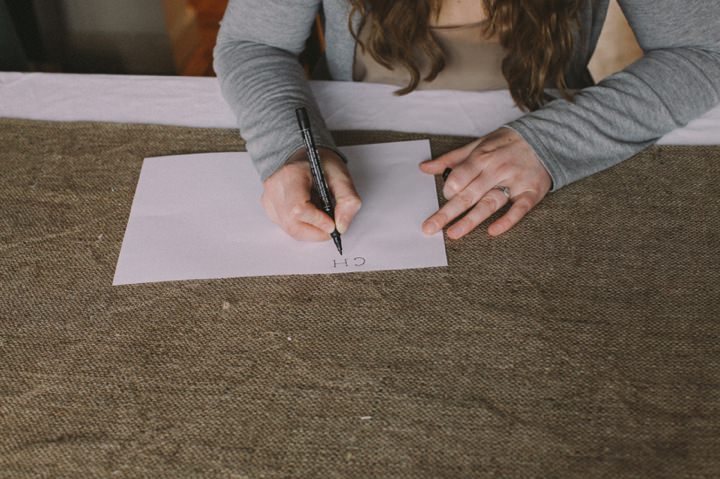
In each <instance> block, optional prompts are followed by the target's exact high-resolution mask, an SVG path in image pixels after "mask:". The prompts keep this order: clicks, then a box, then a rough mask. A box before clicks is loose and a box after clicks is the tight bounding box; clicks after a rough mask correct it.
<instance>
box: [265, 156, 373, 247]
mask: <svg viewBox="0 0 720 479" xmlns="http://www.w3.org/2000/svg"><path fill="white" fill-rule="evenodd" d="M318 151H319V153H320V158H321V161H322V165H323V171H324V173H325V181H326V182H327V184H328V187H329V188H330V191H331V193H332V194H333V196H334V197H335V222H333V220H332V219H331V218H330V217H329V216H328V215H327V214H326V213H325V212H324V211H322V210H320V209H318V208H317V207H316V206H315V205H314V204H313V203H312V202H311V201H310V193H311V190H312V187H313V180H312V173H311V172H310V163H309V161H308V159H307V154H306V153H305V151H304V150H298V152H297V153H295V154H294V155H293V156H292V157H291V158H290V160H289V161H288V162H287V163H286V164H285V165H283V166H282V167H281V168H279V169H278V170H277V171H276V172H275V173H273V174H272V175H270V177H268V178H267V179H266V180H265V181H264V182H263V188H264V191H263V194H262V197H261V198H260V202H261V203H262V205H263V208H265V212H266V213H267V215H268V217H269V218H270V219H271V220H272V221H273V222H274V223H276V224H277V225H279V226H280V227H281V228H282V229H283V231H285V232H286V233H287V234H289V235H290V236H292V237H293V238H295V239H296V240H300V241H326V240H329V239H330V233H331V232H332V231H333V229H335V227H337V230H338V232H339V233H340V234H343V233H345V231H347V229H348V227H349V226H350V223H351V222H352V220H353V218H354V217H355V214H356V213H357V212H358V210H359V209H360V206H361V202H360V197H359V196H358V194H357V191H355V187H354V186H353V182H352V179H351V178H350V174H349V172H348V170H347V167H346V166H345V163H344V162H343V160H342V159H341V158H340V157H339V156H338V155H337V154H336V153H335V152H333V151H332V150H328V149H324V148H318Z"/></svg>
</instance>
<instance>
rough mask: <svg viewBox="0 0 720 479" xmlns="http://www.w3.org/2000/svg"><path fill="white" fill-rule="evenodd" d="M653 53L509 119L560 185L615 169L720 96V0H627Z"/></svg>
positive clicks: (630, 18) (625, 6)
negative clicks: (564, 96) (573, 93)
mask: <svg viewBox="0 0 720 479" xmlns="http://www.w3.org/2000/svg"><path fill="white" fill-rule="evenodd" d="M620 5H621V7H622V9H623V11H624V13H625V15H626V17H627V18H628V21H629V22H630V24H631V26H632V27H633V30H634V31H635V35H636V37H637V38H638V41H639V43H640V46H641V47H642V49H643V51H644V52H645V55H644V57H643V58H641V59H640V60H638V61H637V62H635V63H633V64H632V65H630V66H629V67H627V68H626V69H625V70H623V71H621V72H618V73H616V74H614V75H611V76H609V77H608V78H606V79H605V80H603V81H602V82H600V83H598V84H597V85H595V86H591V87H588V88H585V89H582V90H580V92H579V93H578V94H577V96H576V100H575V102H574V103H571V102H568V101H566V100H564V99H559V100H554V101H552V102H550V103H548V104H547V105H545V106H544V107H542V108H540V109H539V110H537V111H535V112H532V113H530V114H527V115H525V116H524V117H522V118H519V119H518V120H515V121H513V122H511V123H509V124H507V125H506V126H507V127H509V128H511V129H513V130H515V131H517V132H518V133H519V134H520V135H521V136H522V137H523V138H524V139H525V140H526V141H527V142H528V143H529V144H530V145H531V146H532V147H533V149H534V150H535V152H536V153H537V155H538V157H539V158H540V160H541V162H542V163H543V164H544V166H545V167H546V168H547V170H548V172H549V173H550V175H551V177H552V180H553V187H552V189H553V191H555V190H557V189H558V188H561V187H563V186H565V185H567V184H568V183H571V182H573V181H576V180H579V179H581V178H584V177H586V176H589V175H591V174H593V173H596V172H598V171H600V170H603V169H606V168H609V167H611V166H613V165H615V164H617V163H620V162H621V161H623V160H625V159H627V158H629V157H630V156H632V155H634V154H635V153H637V152H638V151H640V150H642V149H644V148H646V147H647V146H650V145H651V144H653V143H654V142H655V141H657V140H658V139H659V138H660V137H661V136H663V135H664V134H666V133H668V132H670V131H672V130H674V129H676V128H679V127H681V126H684V125H686V124H687V123H688V122H689V121H690V120H693V119H694V118H696V117H698V116H700V115H701V114H703V113H704V112H706V111H707V110H709V109H710V108H712V107H713V106H714V105H716V104H718V102H720V1H718V0H685V1H682V2H680V1H677V0H620Z"/></svg>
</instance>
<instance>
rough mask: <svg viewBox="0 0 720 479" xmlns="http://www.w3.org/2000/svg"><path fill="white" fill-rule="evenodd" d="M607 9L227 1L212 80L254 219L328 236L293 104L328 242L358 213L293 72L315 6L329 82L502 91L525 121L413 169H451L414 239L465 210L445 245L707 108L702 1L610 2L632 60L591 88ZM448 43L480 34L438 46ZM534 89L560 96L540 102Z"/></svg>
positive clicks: (377, 0)
mask: <svg viewBox="0 0 720 479" xmlns="http://www.w3.org/2000/svg"><path fill="white" fill-rule="evenodd" d="M608 3H609V0H483V1H480V0H453V1H450V0H445V1H442V0H367V1H363V0H230V4H229V6H228V9H227V11H226V13H225V18H224V20H223V23H222V27H221V29H220V33H219V36H218V43H217V46H216V49H215V69H216V71H217V73H218V77H219V79H220V82H221V86H222V91H223V94H224V96H225V98H226V99H227V101H228V102H229V103H230V105H231V106H232V108H233V109H234V111H235V112H236V114H237V116H238V123H239V126H240V130H241V132H242V135H243V137H244V138H245V139H246V141H247V149H248V151H249V152H250V154H251V156H252V158H253V161H254V162H255V165H256V168H257V169H258V171H259V173H260V176H261V179H262V181H263V185H264V193H263V197H262V204H263V206H264V208H265V210H266V211H267V213H268V215H269V216H270V218H271V219H272V220H273V221H275V222H276V223H278V224H279V225H280V226H281V227H282V228H283V229H284V230H285V231H286V232H287V233H289V234H290V235H292V236H293V237H294V238H296V239H300V240H327V239H328V238H329V236H328V233H329V232H330V231H332V229H333V227H334V224H333V221H332V220H331V219H330V218H329V217H328V216H327V215H325V214H324V213H322V212H320V211H319V210H318V209H316V208H315V207H314V206H313V205H312V204H311V203H310V189H311V177H310V172H309V167H308V164H307V161H302V160H303V159H304V153H303V151H302V144H301V142H300V141H299V136H298V134H297V126H296V124H295V115H294V110H295V108H297V107H298V106H305V107H306V108H307V109H308V110H309V112H310V114H311V121H312V123H313V125H314V130H315V134H316V137H317V142H318V144H319V145H320V146H321V150H322V152H321V154H322V156H323V162H324V165H325V169H326V175H327V177H328V183H329V185H330V187H331V189H332V190H333V192H334V194H335V198H336V201H337V205H336V223H337V228H338V230H339V231H340V232H341V233H343V232H344V231H345V230H346V229H347V228H348V226H349V225H350V223H351V221H352V218H353V217H354V215H355V214H356V213H357V211H358V209H359V208H360V198H358V195H357V193H356V192H355V189H354V188H353V185H352V180H351V178H350V176H349V175H348V173H347V169H346V168H345V165H344V163H343V161H342V158H341V156H340V154H339V153H338V152H337V148H336V147H335V145H334V143H333V140H332V138H331V136H330V134H329V132H328V130H327V127H326V126H325V124H324V122H323V120H322V118H321V116H320V114H319V112H318V108H317V105H316V104H315V101H314V99H313V98H312V95H311V93H310V91H309V88H308V85H307V83H306V80H305V76H304V71H303V69H302V67H301V66H300V64H299V63H298V61H297V55H298V54H299V53H300V52H301V51H302V50H303V48H304V45H305V41H306V39H307V37H308V36H309V33H310V29H311V26H312V24H313V21H314V18H315V15H316V13H317V11H318V9H319V8H320V7H322V9H323V11H324V14H325V30H326V31H325V35H326V39H327V52H326V58H327V65H328V70H329V73H330V75H331V77H332V78H333V79H336V80H344V81H349V80H356V81H381V82H386V83H394V84H398V85H399V86H400V87H401V88H400V92H399V93H406V92H408V91H412V90H413V89H415V88H434V87H437V88H448V85H449V86H450V87H451V88H455V87H460V88H463V87H464V88H466V89H477V90H482V89H493V88H497V87H503V88H509V89H510V92H511V94H512V96H513V99H514V100H515V102H516V103H517V105H518V106H519V107H521V108H523V109H524V110H527V111H529V112H530V113H528V114H527V115H525V116H524V117H522V118H520V119H518V120H516V121H513V122H510V123H508V124H507V125H504V126H503V127H502V128H500V129H498V130H496V131H495V132H493V133H491V134H489V135H487V136H485V137H482V138H479V139H478V140H476V141H474V142H472V143H470V144H468V145H466V146H464V147H462V148H460V149H457V150H455V151H452V152H450V153H447V154H445V155H443V156H441V157H439V158H436V159H434V160H429V161H427V162H425V163H423V164H422V165H421V169H422V170H423V171H424V172H426V173H429V174H440V173H442V172H443V171H444V170H445V169H446V168H447V167H451V168H453V171H452V173H451V174H450V175H449V177H448V178H447V181H446V183H445V187H444V191H443V193H444V195H445V196H446V197H447V198H448V200H449V201H448V202H447V203H446V204H445V205H444V206H443V207H442V208H441V209H440V210H439V211H438V212H436V213H435V214H434V215H432V216H431V217H430V218H428V219H427V220H426V221H425V223H424V224H423V225H422V227H423V231H424V232H425V233H427V234H434V233H436V232H438V231H440V230H441V229H442V228H444V227H445V226H446V225H448V224H449V223H451V222H452V221H453V220H455V219H456V218H458V217H459V216H460V215H462V214H463V213H465V212H467V214H466V215H465V216H464V217H463V218H462V219H461V220H460V221H457V222H456V223H455V224H454V225H453V226H452V227H451V228H450V229H449V230H448V236H449V237H450V238H459V237H461V236H463V235H465V234H467V233H468V232H470V231H472V230H473V229H474V228H475V227H477V226H478V225H479V224H480V223H482V222H483V221H485V220H486V219H487V218H488V217H489V216H491V215H492V214H493V213H495V212H496V211H497V210H499V209H500V208H502V207H503V206H504V205H505V204H506V203H507V202H508V201H510V202H512V206H511V208H510V209H509V210H508V211H507V213H505V215H504V216H503V217H501V218H500V219H499V220H497V221H496V222H495V223H493V224H492V225H491V226H490V227H489V230H488V231H489V233H490V235H493V236H495V235H499V234H502V233H503V232H505V231H507V230H508V229H510V228H511V227H513V226H514V225H515V224H516V223H517V222H518V221H520V219H521V218H522V217H523V216H524V215H525V214H527V213H528V211H530V209H531V208H533V207H534V206H535V205H536V204H538V203H539V202H540V201H541V200H542V199H543V198H544V197H545V195H546V194H547V193H548V192H549V191H555V190H557V189H559V188H561V187H563V186H565V185H567V184H568V183H570V182H572V181H576V180H578V179H581V178H584V177H586V176H588V175H591V174H593V173H595V172H598V171H600V170H603V169H606V168H608V167H610V166H612V165H614V164H617V163H619V162H621V161H623V160H624V159H627V158H629V157H630V156H632V155H634V154H635V153H637V152H638V151H640V150H642V149H644V148H645V147H647V146H649V145H651V144H652V143H654V142H655V141H656V140H657V139H658V138H659V137H661V136H662V135H664V134H665V133H667V132H669V131H671V130H673V129H675V128H678V127H680V126H683V125H685V124H686V123H687V122H689V121H690V120H692V119H694V118H696V117H697V116H699V115H701V114H702V113H704V112H705V111H707V110H708V109H710V108H711V107H712V106H714V105H715V104H717V103H718V102H720V3H719V2H718V1H717V0H687V1H684V2H678V1H674V0H620V1H619V3H620V5H621V7H622V8H623V10H624V12H625V15H626V17H627V18H628V21H629V22H630V25H631V26H632V28H633V30H634V32H635V34H636V37H637V38H638V41H639V43H640V46H641V47H642V48H643V50H644V52H645V56H644V57H643V58H642V59H641V60H639V61H637V62H635V63H634V64H632V65H630V66H629V67H628V68H626V69H625V70H623V71H621V72H618V73H616V74H614V75H611V76H610V77H608V78H606V79H605V80H604V81H602V82H600V83H599V84H598V85H593V81H592V79H591V77H590V75H589V73H588V70H587V64H588V61H589V60H590V57H591V55H592V53H593V50H594V48H595V45H596V43H597V40H598V37H599V35H600V30H601V28H602V25H603V22H604V19H605V15H606V12H607V7H608ZM453 27H455V28H453ZM462 29H470V30H473V29H475V31H478V32H479V33H478V34H476V35H472V34H470V35H468V36H466V38H465V39H464V40H462V39H461V40H458V39H457V38H453V36H452V35H453V34H456V33H458V32H460V31H461V30H462ZM478 29H479V30H478ZM470 30H468V31H470ZM468 41H469V42H471V43H472V42H474V43H472V45H471V47H470V48H469V49H468V46H467V42H468ZM463 45H464V46H463ZM468 51H471V52H472V51H475V52H477V53H478V56H477V60H475V57H474V56H473V55H472V54H468ZM499 81H500V82H501V83H498V82H499ZM544 88H555V89H557V90H558V91H559V92H560V96H559V97H558V98H556V99H552V101H547V97H546V96H545V95H544V93H543V89H544ZM573 93H574V94H573Z"/></svg>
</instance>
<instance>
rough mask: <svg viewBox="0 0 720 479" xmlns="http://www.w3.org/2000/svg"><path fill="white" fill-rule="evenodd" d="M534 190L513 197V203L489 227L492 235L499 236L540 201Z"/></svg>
mask: <svg viewBox="0 0 720 479" xmlns="http://www.w3.org/2000/svg"><path fill="white" fill-rule="evenodd" d="M536 196H537V195H536V194H535V193H533V192H526V193H521V194H520V195H517V196H515V197H513V198H512V202H513V205H512V207H511V208H510V209H509V210H508V212H507V213H505V214H504V215H503V216H502V217H501V218H500V219H499V220H497V221H495V222H494V223H493V224H491V225H490V227H489V228H488V233H489V234H490V236H498V235H501V234H503V233H505V232H506V231H508V230H509V229H510V228H512V227H513V226H515V225H516V224H518V222H519V221H520V220H521V219H522V218H523V217H524V216H525V215H526V214H528V212H529V211H530V210H531V209H532V208H533V207H534V206H535V205H536V204H537V203H538V201H539V200H536V199H535V198H536Z"/></svg>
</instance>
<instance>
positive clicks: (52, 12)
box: [0, 0, 324, 76]
mask: <svg viewBox="0 0 720 479" xmlns="http://www.w3.org/2000/svg"><path fill="white" fill-rule="evenodd" d="M226 6H227V0H122V1H117V0H0V70H2V71H44V72H66V73H114V74H156V75H192V76H212V75H214V72H213V69H212V50H213V47H214V46H215V39H216V36H217V31H218V28H219V22H220V20H221V19H222V16H223V13H224V11H225V8H226ZM323 49H324V45H323V39H322V34H321V29H320V19H319V18H318V22H317V28H315V29H314V31H313V36H312V37H311V38H310V40H309V41H308V48H307V50H306V52H304V53H303V55H302V56H301V61H302V62H303V63H304V64H305V65H306V67H307V69H308V70H309V69H310V68H311V67H312V66H313V65H314V64H315V62H316V61H317V60H318V58H319V57H320V55H321V52H322V50H323Z"/></svg>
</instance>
